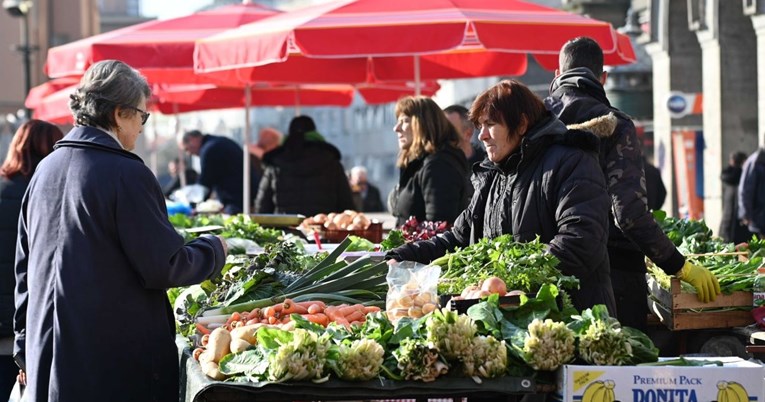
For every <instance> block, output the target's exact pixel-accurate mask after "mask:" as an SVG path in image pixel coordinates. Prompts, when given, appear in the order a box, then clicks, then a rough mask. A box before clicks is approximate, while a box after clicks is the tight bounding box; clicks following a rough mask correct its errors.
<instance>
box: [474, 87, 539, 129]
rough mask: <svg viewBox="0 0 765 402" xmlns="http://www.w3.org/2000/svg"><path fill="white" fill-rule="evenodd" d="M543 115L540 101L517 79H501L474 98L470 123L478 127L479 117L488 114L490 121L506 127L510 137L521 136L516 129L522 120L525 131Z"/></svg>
mask: <svg viewBox="0 0 765 402" xmlns="http://www.w3.org/2000/svg"><path fill="white" fill-rule="evenodd" d="M546 114H547V109H545V105H544V103H542V100H541V99H539V97H538V96H537V95H535V94H534V93H533V92H531V90H530V89H529V88H528V87H527V86H525V85H523V84H521V83H520V82H518V81H516V80H503V81H500V82H499V83H497V84H496V85H494V86H493V87H491V88H489V89H487V90H485V91H483V93H481V94H480V95H478V97H477V98H475V101H474V102H473V106H472V108H471V109H470V121H472V122H473V124H474V125H475V126H476V127H477V126H478V125H479V120H480V119H481V116H483V115H487V116H488V117H489V119H491V120H492V121H494V122H497V123H502V124H504V125H506V126H507V127H508V128H509V129H510V135H511V136H513V135H520V134H522V133H519V132H517V130H518V128H519V126H520V124H521V122H522V121H523V119H526V129H527V130H528V129H529V128H531V127H533V126H534V125H535V124H536V123H537V122H538V121H539V120H541V119H542V118H544V117H545V115H546Z"/></svg>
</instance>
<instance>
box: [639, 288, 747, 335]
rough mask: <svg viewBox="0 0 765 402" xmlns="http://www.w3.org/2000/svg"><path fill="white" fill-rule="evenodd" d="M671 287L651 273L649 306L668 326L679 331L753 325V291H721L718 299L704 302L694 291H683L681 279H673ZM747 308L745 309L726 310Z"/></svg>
mask: <svg viewBox="0 0 765 402" xmlns="http://www.w3.org/2000/svg"><path fill="white" fill-rule="evenodd" d="M670 286H671V288H670V289H669V290H667V289H664V288H662V287H661V286H660V285H659V283H658V282H657V281H656V280H655V279H654V278H653V277H652V276H650V275H648V291H649V292H650V293H651V295H652V296H653V297H651V298H650V299H649V300H648V304H649V308H650V309H651V312H652V313H654V314H655V315H656V316H657V317H659V319H660V320H661V322H662V323H664V325H666V326H667V328H669V329H671V330H673V331H676V330H684V329H704V328H731V327H741V326H746V325H749V324H752V323H753V322H754V319H753V318H752V314H751V313H750V311H749V310H750V309H751V307H752V293H751V292H734V293H732V294H730V295H725V294H721V295H718V296H717V298H715V301H713V302H709V303H702V302H700V301H699V300H698V299H697V298H696V294H694V293H682V291H681V289H682V288H681V285H680V280H679V279H677V278H672V282H671V285H670ZM725 308H745V310H724V311H715V310H717V309H725Z"/></svg>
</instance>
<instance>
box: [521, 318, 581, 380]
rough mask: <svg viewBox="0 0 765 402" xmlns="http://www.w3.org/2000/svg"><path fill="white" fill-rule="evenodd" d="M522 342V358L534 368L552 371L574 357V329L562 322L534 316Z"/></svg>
mask: <svg viewBox="0 0 765 402" xmlns="http://www.w3.org/2000/svg"><path fill="white" fill-rule="evenodd" d="M528 329H529V332H528V334H527V335H526V339H525V340H524V342H523V350H521V354H522V357H523V360H524V361H526V363H528V364H529V366H531V368H533V369H534V370H543V371H553V370H555V369H557V368H558V367H560V366H561V365H562V364H565V363H568V362H569V361H571V360H572V359H573V358H574V339H575V337H574V331H572V330H571V329H569V328H568V327H566V324H564V323H562V322H556V321H553V320H551V319H549V318H548V319H546V320H544V321H542V320H540V319H538V318H535V319H534V321H532V322H531V324H529V327H528Z"/></svg>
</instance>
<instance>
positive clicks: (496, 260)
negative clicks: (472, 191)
mask: <svg viewBox="0 0 765 402" xmlns="http://www.w3.org/2000/svg"><path fill="white" fill-rule="evenodd" d="M431 264H433V265H439V266H440V267H441V268H442V270H443V273H442V275H441V281H440V282H439V285H438V292H439V293H441V294H459V293H461V292H462V290H463V289H465V288H466V287H468V286H470V285H475V284H476V283H478V282H480V281H482V280H484V279H486V278H488V277H491V276H497V277H499V278H501V279H502V280H503V281H504V282H505V284H506V285H507V289H508V290H514V289H517V290H522V291H524V292H526V293H534V292H536V291H537V289H539V287H541V286H542V285H543V284H546V283H553V284H557V285H558V286H560V287H561V288H564V289H572V288H576V287H578V283H579V281H578V280H577V279H576V278H574V277H569V276H565V275H563V274H562V273H561V272H560V271H559V270H558V269H557V266H558V259H557V258H555V256H554V255H552V254H550V253H548V252H547V245H546V244H544V243H542V242H540V241H539V237H537V238H536V239H535V240H534V241H531V242H527V243H521V242H516V241H514V240H513V237H512V235H503V236H499V237H497V238H494V239H481V240H480V241H479V242H478V243H476V244H473V245H470V246H468V247H465V248H464V249H457V250H455V251H454V252H453V253H449V254H446V255H445V256H443V257H441V258H438V259H436V260H434V261H433V262H432V263H431Z"/></svg>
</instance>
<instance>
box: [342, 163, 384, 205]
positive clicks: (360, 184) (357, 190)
mask: <svg viewBox="0 0 765 402" xmlns="http://www.w3.org/2000/svg"><path fill="white" fill-rule="evenodd" d="M349 182H350V184H351V191H353V197H354V200H353V202H354V203H355V204H356V210H357V211H361V212H385V207H384V206H383V203H382V197H381V196H380V190H378V189H377V187H375V186H374V185H372V184H371V183H370V182H369V180H368V178H367V168H365V167H364V166H354V167H353V168H351V174H350V178H349Z"/></svg>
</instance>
